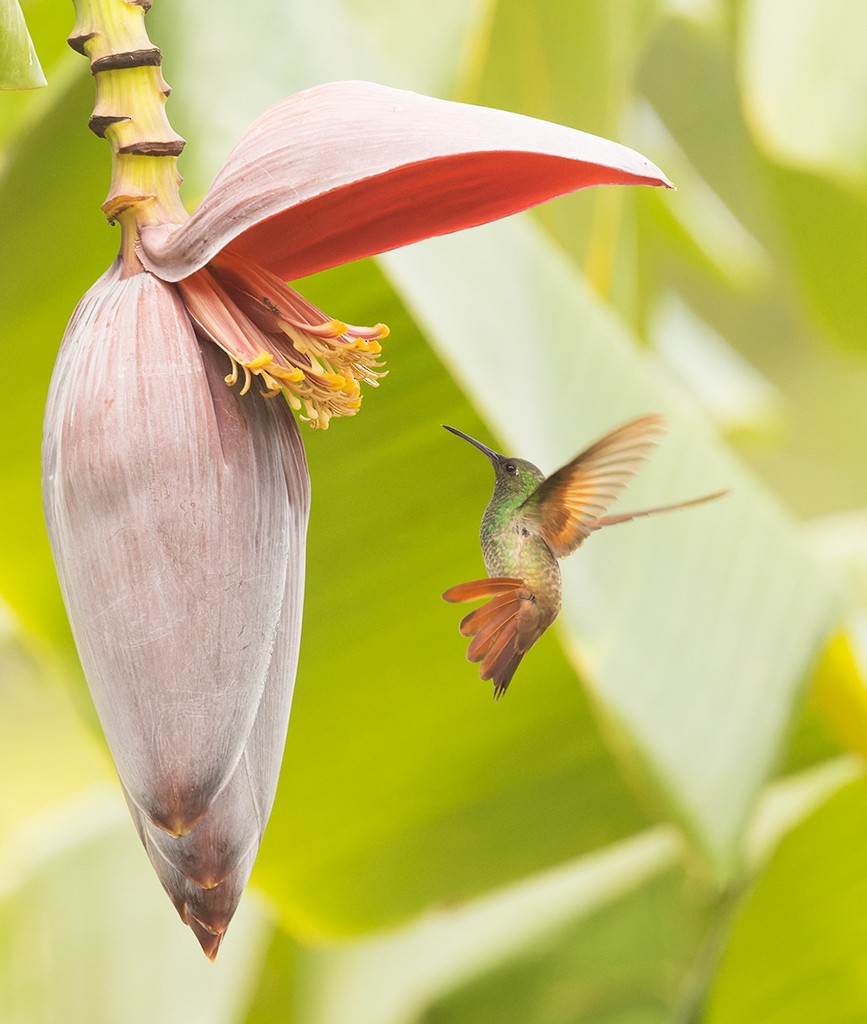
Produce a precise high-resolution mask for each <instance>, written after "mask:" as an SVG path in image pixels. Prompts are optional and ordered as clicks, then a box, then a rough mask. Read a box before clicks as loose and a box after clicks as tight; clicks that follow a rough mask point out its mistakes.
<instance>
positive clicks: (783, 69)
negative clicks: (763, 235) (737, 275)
mask: <svg viewBox="0 0 867 1024" xmlns="http://www.w3.org/2000/svg"><path fill="white" fill-rule="evenodd" d="M844 26H845V28H844ZM739 42H740V68H741V76H740V78H741V86H742V88H743V95H744V109H745V111H746V114H747V117H748V118H749V119H750V123H751V126H752V128H753V131H754V133H755V135H756V138H757V139H758V140H759V141H760V144H761V145H762V146H763V148H765V149H766V150H767V151H768V152H769V153H770V154H772V155H773V156H774V157H775V158H776V159H777V160H779V161H780V162H781V163H784V164H788V165H790V166H794V167H800V168H802V169H804V170H817V171H820V172H822V173H826V174H828V175H830V176H831V177H832V178H838V179H843V180H848V181H850V182H852V183H854V184H855V185H856V186H858V187H859V188H860V187H863V185H864V184H865V183H867V126H865V124H864V120H863V118H861V117H858V116H853V113H854V111H857V110H861V109H863V108H864V105H865V104H867V67H865V63H864V50H865V48H867V7H865V6H864V4H863V3H862V2H861V0H824V2H823V3H821V4H816V3H813V2H812V0H746V2H745V3H744V4H743V16H742V19H741V32H740V39H739Z"/></svg>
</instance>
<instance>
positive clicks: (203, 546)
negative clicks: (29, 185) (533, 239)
mask: <svg viewBox="0 0 867 1024" xmlns="http://www.w3.org/2000/svg"><path fill="white" fill-rule="evenodd" d="M88 38H90V37H88ZM115 120H118V121H119V120H120V119H117V118H116V119H115ZM606 183H621V184H655V185H666V184H668V183H667V181H666V179H665V177H664V176H663V175H662V173H661V172H660V171H659V170H658V169H657V168H655V167H654V166H653V165H652V164H650V163H649V162H647V161H646V160H644V159H643V158H642V157H640V156H638V154H636V153H633V152H632V151H630V150H627V149H625V148H623V147H621V146H618V145H616V144H614V143H611V142H607V141H605V140H602V139H598V138H595V137H593V136H589V135H585V134H583V133H581V132H576V131H572V130H570V129H567V128H563V127H560V126H557V125H552V124H548V123H545V122H540V121H535V120H533V119H530V118H525V117H521V116H519V115H515V114H508V113H505V112H503V111H496V110H488V109H485V108H480V107H471V106H465V105H461V104H456V103H449V102H444V101H440V100H434V99H429V98H427V97H423V96H418V95H415V94H412V93H406V92H400V91H396V90H393V89H388V88H384V87H381V86H376V85H371V84H368V83H362V82H348V83H337V84H333V85H328V86H321V87H319V88H316V89H311V90H309V91H307V92H304V93H301V94H299V95H297V96H294V97H291V98H290V99H287V100H285V101H283V102H282V103H278V104H277V105H276V106H275V107H273V108H272V109H271V110H269V111H267V112H266V113H265V114H264V115H263V116H262V117H261V118H260V119H259V120H258V121H256V122H255V123H254V124H253V126H252V127H251V128H250V129H249V131H248V132H247V133H246V135H245V136H244V137H243V138H242V139H241V141H240V142H239V144H238V145H237V147H236V148H235V149H234V151H233V152H232V153H231V154H230V156H229V158H228V160H227V162H226V164H225V166H224V167H223V169H222V170H221V171H220V173H219V174H218V175H217V178H216V180H215V181H214V184H213V186H212V187H211V189H210V191H209V192H208V194H207V195H206V197H205V199H204V201H203V202H202V204H201V205H200V207H199V208H198V210H196V212H195V213H194V214H193V215H192V217H191V218H190V219H188V220H186V221H185V222H184V221H183V216H182V215H178V216H177V217H175V218H174V220H173V221H172V222H169V223H149V224H136V226H135V232H134V239H133V243H132V244H131V245H129V246H127V247H126V250H125V251H124V252H122V256H121V258H119V260H118V262H117V263H116V264H115V265H114V266H113V267H111V268H110V269H109V270H108V271H107V273H106V274H105V275H104V276H103V277H102V278H101V279H100V280H99V281H98V282H97V283H96V284H95V285H94V286H93V287H92V288H91V289H90V290H89V291H88V293H87V294H86V295H85V296H84V298H83V299H82V301H81V302H80V304H79V306H78V308H77V309H76V311H75V313H74V315H73V317H72V320H71V322H70V324H69V327H68V329H67V331H66V335H65V337H64V340H63V344H62V347H61V350H60V354H59V356H58V360H57V364H56V367H55V371H54V376H53V380H52V385H51V392H50V395H49V400H48V407H47V411H46V420H45V441H44V453H43V462H44V493H45V510H46V518H47V524H48V531H49V536H50V540H51V545H52V549H53V552H54V556H55V560H56V564H57V569H58V574H59V578H60V583H61V588H62V590H63V594H64V599H65V602H66V606H67V609H68V613H69V617H70V621H71V623H72V628H73V632H74V635H75V640H76V644H77V646H78V651H79V654H80V657H81V662H82V665H83V667H84V671H85V674H86V676H87V679H88V683H89V686H90V690H91V693H92V695H93V699H94V703H95V705H96V708H97V711H98V713H99V717H100V721H101V723H102V726H103V728H104V730H105V734H106V737H107V739H108V743H109V746H110V748H111V751H112V755H113V757H114V761H115V764H116V766H117V771H118V774H119V776H120V779H121V783H122V785H123V788H124V792H125V794H126V797H127V801H128V804H129V808H130V811H131V813H132V817H133V819H134V821H135V824H136V827H137V828H138V831H139V835H140V837H141V840H142V843H143V844H144V846H145V848H146V850H147V853H148V855H149V857H150V859H151V862H152V863H153V866H154V868H155V870H156V872H157V875H158V876H159V878H160V880H161V882H162V884H163V886H164V887H165V889H166V891H167V892H168V894H169V896H170V897H171V899H172V901H173V902H174V904H175V906H176V907H177V909H178V912H179V913H180V915H181V918H182V919H183V920H184V922H185V923H186V924H188V925H189V926H190V927H191V928H192V929H193V931H194V932H195V934H196V937H197V938H198V939H199V941H200V943H201V945H202V947H203V949H204V951H205V953H206V954H207V955H208V956H209V957H211V958H213V957H214V956H215V955H216V953H217V950H218V948H219V945H220V942H221V940H222V936H223V934H224V932H225V930H226V927H227V926H228V924H229V921H230V919H231V917H232V914H233V912H234V910H235V908H236V906H237V904H238V901H239V899H240V897H241V893H242V891H243V888H244V885H245V883H246V881H247V878H248V876H249V873H250V870H251V867H252V864H253V861H254V858H255V856H256V852H257V850H258V847H259V843H260V841H261V838H262V833H263V831H264V828H265V824H266V822H267V819H268V815H269V812H270V810H271V805H272V803H273V800H274V794H275V790H276V785H277V778H278V775H279V771H280V762H281V757H282V751H283V744H284V739H285V735H286V727H287V723H288V718H289V708H290V702H291V697H292V688H293V684H294V677H295V669H296V663H297V657H298V647H299V641H300V632H301V610H302V591H303V580H304V545H305V533H306V524H307V514H308V505H309V486H308V477H307V470H306V465H305V459H304V451H303V446H302V443H301V439H300V434H299V430H298V427H297V426H296V423H295V419H294V416H293V415H292V411H291V410H293V409H294V410H296V411H297V412H298V413H300V415H301V418H302V419H305V420H307V421H309V422H310V423H311V425H313V426H314V427H326V426H327V425H328V422H329V420H330V418H331V417H332V416H335V415H346V414H350V415H351V414H353V413H355V412H356V410H357V409H358V406H359V403H360V386H361V384H364V383H366V384H370V385H375V384H376V383H377V381H378V378H379V377H380V376H381V372H382V371H381V368H380V367H381V364H380V361H379V355H380V342H381V340H382V339H383V338H384V337H385V334H386V330H385V328H384V327H383V326H382V325H379V324H378V325H376V326H375V327H372V328H364V327H355V326H352V325H349V324H346V323H345V322H343V321H341V320H336V319H334V318H332V317H330V316H326V315H325V314H323V313H321V312H320V311H319V310H317V309H316V308H315V307H313V306H312V305H311V304H310V303H308V302H306V300H304V299H303V298H302V297H301V296H300V295H298V293H297V292H295V291H293V290H292V289H291V288H289V287H288V286H287V285H286V284H285V283H284V282H285V281H286V280H287V279H290V278H295V277H300V276H303V275H306V274H309V273H312V272H314V271H316V270H320V269H323V268H326V267H329V266H335V265H337V264H340V263H343V262H345V261H348V260H353V259H357V258H360V257H363V256H367V255H371V254H373V253H378V252H383V251H385V250H387V249H391V248H394V247H396V246H400V245H405V244H407V243H410V242H414V241H416V240H418V239H421V238H424V237H428V236H431V235H436V234H442V233H445V232H450V231H456V230H459V229H461V228H464V227H469V226H472V225H475V224H480V223H483V222H485V221H489V220H493V219H495V218H497V217H502V216H506V215H508V214H511V213H514V212H516V211H518V210H521V209H524V208H526V207H528V206H532V205H534V204H536V203H540V202H542V201H544V200H546V199H549V198H551V197H553V196H556V195H560V194H563V193H566V192H569V191H572V190H574V189H578V188H582V187H584V186H587V185H594V184H606ZM114 201H115V205H114V206H113V207H112V210H113V212H115V213H116V214H117V216H118V218H119V219H121V223H122V224H123V220H122V217H123V209H124V206H123V204H124V202H125V201H126V200H124V198H123V197H115V200H114ZM281 395H282V396H283V397H282V398H281V397H280V396H281ZM283 398H285V401H284V400H283ZM323 685H327V681H326V682H325V683H324V684H323Z"/></svg>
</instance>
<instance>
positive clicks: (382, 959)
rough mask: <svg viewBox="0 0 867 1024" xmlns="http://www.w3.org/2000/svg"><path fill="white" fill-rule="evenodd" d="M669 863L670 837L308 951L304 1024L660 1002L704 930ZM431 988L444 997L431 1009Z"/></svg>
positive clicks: (672, 859)
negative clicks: (363, 936)
mask: <svg viewBox="0 0 867 1024" xmlns="http://www.w3.org/2000/svg"><path fill="white" fill-rule="evenodd" d="M677 855H678V847H677V842H676V840H675V838H674V836H673V835H671V834H670V833H668V832H666V831H664V830H655V831H654V832H650V833H645V834H643V835H641V836H639V837H637V838H636V839H634V840H631V841H630V842H628V843H624V844H620V845H619V846H617V847H615V848H613V849H611V850H609V851H606V852H605V853H604V854H601V855H599V856H591V857H586V858H583V859H581V860H578V861H572V862H569V863H568V864H564V865H562V866H561V867H559V868H557V869H556V870H553V871H549V872H545V873H543V874H540V875H538V876H536V877H534V878H532V879H528V880H526V881H524V882H521V883H520V884H518V885H515V886H512V887H510V888H507V889H504V890H501V891H498V892H495V893H493V894H492V895H490V896H488V897H486V898H485V899H482V900H478V901H476V902H475V903H472V904H470V905H468V906H466V907H458V908H451V909H442V910H438V911H435V912H433V913H431V914H428V915H426V916H425V917H424V918H422V919H421V920H419V921H418V922H417V923H415V924H412V925H410V926H408V927H407V928H404V929H401V930H399V931H394V932H390V933H387V934H385V935H382V936H374V937H373V938H371V939H369V940H367V941H364V942H359V943H356V944H355V945H354V946H352V947H348V948H339V947H335V948H332V949H324V950H321V951H316V952H315V953H314V954H313V955H308V956H307V957H305V958H304V959H306V961H307V966H306V970H305V971H304V980H303V982H302V984H301V990H302V992H303V1002H304V1003H305V1005H306V1006H307V1007H308V1010H307V1014H306V1015H305V1017H304V1024H343V1022H346V1021H350V1020H351V1021H352V1024H410V1022H415V1021H419V1020H425V1021H427V1020H428V1019H430V1020H440V1019H443V1020H453V1019H455V1020H464V1019H466V1020H479V1021H487V1020H489V1019H490V1020H515V1021H536V1020H539V1021H545V1022H547V1021H549V1020H552V1019H557V1020H559V1019H560V1017H551V1016H549V1015H546V1013H545V1010H546V1002H547V1008H548V1009H549V1011H550V1009H551V1003H552V1000H553V1002H554V1006H555V1007H557V1008H560V1007H561V1006H562V1008H564V1009H567V1010H568V1008H569V1007H570V1006H571V1013H572V1016H570V1017H568V1018H565V1019H568V1020H577V1019H580V1020H582V1021H583V1020H585V1017H584V1016H583V1015H581V1016H580V1017H579V1016H578V1015H577V1013H581V1012H582V1011H583V1012H588V1011H589V1010H590V1009H591V1008H594V1009H597V1010H600V1009H601V1008H602V1007H603V1006H607V1007H608V1008H609V1009H610V1008H611V1007H612V1006H623V1005H625V1004H632V1005H636V1004H637V1005H642V1004H645V1005H646V1003H648V1002H649V1003H651V1004H654V1003H657V1004H659V1005H660V1006H661V1005H663V1004H665V1003H666V1002H670V1001H671V1000H672V997H673V996H674V994H675V993H676V991H677V989H678V987H679V985H680V984H681V982H682V980H683V975H684V973H685V970H686V968H687V967H688V966H689V964H690V960H691V959H692V956H693V947H694V944H695V940H696V939H697V938H699V937H700V936H701V934H702V931H703V928H704V924H705V923H706V922H705V915H704V912H703V911H704V908H703V907H702V906H701V902H702V897H701V896H700V895H698V894H696V893H690V892H689V887H688V886H687V885H686V884H685V883H684V880H683V876H682V875H681V874H680V871H679V869H678V866H677ZM638 950H640V954H639V960H640V961H641V963H642V966H638V965H637V964H635V965H634V971H633V968H632V967H630V966H629V964H630V963H633V962H634V961H633V956H632V954H634V953H635V952H636V951H638ZM621 956H623V958H624V960H625V961H626V963H624V962H623V961H620V962H618V959H619V957H621ZM302 962H303V961H302ZM663 965H664V966H663ZM660 967H663V970H662V971H661V972H659V973H658V972H657V969H658V968H660ZM442 992H449V993H451V992H454V993H455V995H454V996H452V997H447V998H446V1000H445V1001H444V1003H443V1002H440V993H442ZM578 993H583V997H582V996H579V995H578ZM467 1003H469V1004H470V1005H469V1007H467V1006H466V1005H465V1004H467ZM454 1004H456V1005H454ZM427 1007H431V1009H430V1010H429V1011H427V1012H426V1008H427ZM576 1011H577V1012H576ZM441 1014H442V1015H443V1016H442V1018H441V1017H440V1015H441ZM476 1014H478V1016H477V1017H476V1016H475V1015H476ZM587 1019H588V1020H590V1019H592V1020H595V1019H596V1018H595V1017H593V1018H590V1017H588V1018H587ZM657 1019H658V1018H657V1017H654V1018H653V1020H657Z"/></svg>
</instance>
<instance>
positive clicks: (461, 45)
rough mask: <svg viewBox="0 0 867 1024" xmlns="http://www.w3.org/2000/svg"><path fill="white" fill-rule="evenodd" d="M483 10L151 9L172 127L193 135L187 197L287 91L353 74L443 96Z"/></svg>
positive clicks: (448, 1) (321, 3)
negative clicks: (171, 92)
mask: <svg viewBox="0 0 867 1024" xmlns="http://www.w3.org/2000/svg"><path fill="white" fill-rule="evenodd" d="M486 6H487V0H440V2H439V3H438V4H437V9H436V16H435V17H431V16H430V8H429V5H428V4H427V3H426V2H425V0H318V2H317V3H316V4H313V5H310V4H306V3H278V4H275V3H274V2H273V0H247V3H246V5H245V7H244V13H245V16H244V17H243V18H239V17H238V16H237V11H236V10H235V9H234V8H230V7H216V8H215V7H214V5H213V4H212V3H209V2H208V0H186V2H185V3H183V4H177V5H172V4H167V3H163V4H156V5H155V6H154V11H153V14H152V15H151V16H150V17H149V19H148V25H149V31H150V33H151V37H152V38H153V40H154V41H155V43H156V44H157V45H159V46H161V47H162V48H163V49H164V52H165V54H166V59H165V61H164V66H165V71H166V75H167V77H168V78H169V81H170V82H171V83H172V85H173V86H174V87H175V94H174V95H173V97H172V101H171V107H170V115H171V119H172V123H173V125H174V127H175V128H176V129H177V130H178V131H179V132H180V134H181V135H183V136H184V137H185V138H189V139H191V140H192V139H195V146H191V147H190V148H189V150H188V151H187V152H186V153H185V154H184V158H183V162H182V163H183V173H184V176H185V178H186V179H187V188H188V192H187V195H188V196H189V195H190V194H191V193H192V194H193V195H194V196H195V195H201V194H203V192H204V189H205V187H206V186H207V184H208V182H209V181H210V180H211V178H213V176H214V174H215V173H216V171H217V169H218V168H219V166H220V165H221V164H222V162H223V160H224V159H225V157H226V155H227V154H228V152H229V150H230V149H231V147H232V146H233V145H234V144H235V142H236V141H237V139H238V137H239V136H240V135H241V133H242V132H243V131H244V130H245V129H246V128H247V126H248V125H249V124H250V122H251V121H252V120H253V118H254V117H256V116H258V115H259V114H260V113H262V111H263V110H265V109H266V107H269V106H270V105H271V104H272V103H276V102H277V100H280V99H282V98H283V97H284V96H287V95H289V94H290V93H292V92H298V91H299V90H301V89H306V88H309V87H311V86H314V85H318V84H319V83H321V82H328V81H334V80H341V79H351V78H360V79H371V80H373V81H377V82H381V83H383V84H384V85H392V86H395V87H398V88H405V89H415V90H417V91H419V92H427V93H431V94H433V95H441V96H442V95H447V94H448V93H449V92H450V91H451V89H452V83H453V82H454V80H455V78H456V76H457V74H458V72H459V68H460V66H461V60H462V57H463V54H464V52H465V48H466V47H471V46H472V45H473V43H472V40H473V38H474V36H475V35H476V33H477V32H479V31H480V29H481V26H482V19H483V15H484V11H485V7H486ZM264 26H267V28H266V30H265V31H266V34H267V39H268V41H269V43H271V44H273V45H263V35H262V32H263V27H264ZM422 26H423V28H422Z"/></svg>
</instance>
